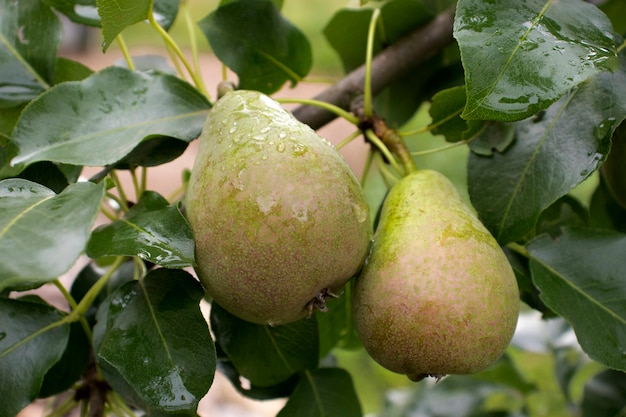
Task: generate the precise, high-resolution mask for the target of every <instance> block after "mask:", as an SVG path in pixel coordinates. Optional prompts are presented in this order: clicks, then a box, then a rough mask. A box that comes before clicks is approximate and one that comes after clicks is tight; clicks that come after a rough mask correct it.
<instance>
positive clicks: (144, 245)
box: [87, 191, 194, 268]
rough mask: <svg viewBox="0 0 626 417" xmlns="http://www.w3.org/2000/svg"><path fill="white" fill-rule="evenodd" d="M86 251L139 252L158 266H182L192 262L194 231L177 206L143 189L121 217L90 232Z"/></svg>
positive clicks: (91, 253) (97, 253) (97, 254)
mask: <svg viewBox="0 0 626 417" xmlns="http://www.w3.org/2000/svg"><path fill="white" fill-rule="evenodd" d="M87 255H88V256H90V257H92V258H100V257H103V256H138V257H140V258H141V259H144V260H146V261H149V262H152V263H155V264H158V265H161V266H165V267H169V268H184V267H187V266H191V265H193V263H194V241H193V232H192V231H191V227H190V226H189V223H187V220H186V219H185V217H184V216H183V214H182V213H181V212H180V208H179V207H177V206H172V205H170V204H169V203H168V201H167V200H166V199H165V198H163V197H162V196H161V195H159V194H158V193H156V192H154V191H146V192H145V193H143V194H142V196H141V198H140V199H139V201H138V202H137V204H136V205H134V206H133V207H132V208H131V209H130V210H129V211H128V213H126V215H125V216H124V218H123V219H121V220H117V221H114V222H113V223H109V224H105V225H102V226H100V227H98V228H96V229H95V230H94V231H93V232H92V234H91V237H90V238H89V242H88V243H87Z"/></svg>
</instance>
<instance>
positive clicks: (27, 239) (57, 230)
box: [0, 179, 104, 291]
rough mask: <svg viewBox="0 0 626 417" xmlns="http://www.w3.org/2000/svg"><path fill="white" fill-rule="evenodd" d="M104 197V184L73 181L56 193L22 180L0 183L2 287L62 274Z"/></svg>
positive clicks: (35, 283)
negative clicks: (73, 182)
mask: <svg viewBox="0 0 626 417" xmlns="http://www.w3.org/2000/svg"><path fill="white" fill-rule="evenodd" d="M103 198H104V185H103V184H93V183H89V182H81V183H76V184H71V185H69V186H68V187H67V188H66V189H65V190H63V192H61V193H60V194H58V195H57V194H54V192H53V191H52V190H50V189H48V188H46V187H44V186H42V185H39V184H37V183H34V182H30V181H27V180H23V179H7V180H3V181H0V253H1V254H2V262H0V291H2V290H3V289H5V288H12V289H23V288H35V287H37V286H39V285H41V284H43V283H46V282H48V281H51V280H54V279H56V278H57V277H58V276H59V275H61V274H63V273H64V272H66V271H67V270H68V269H69V268H70V267H71V266H72V265H73V264H74V262H75V261H76V259H77V258H78V256H79V255H80V254H81V252H82V251H83V249H84V247H85V244H86V243H87V238H88V237H89V232H90V229H91V226H92V225H93V223H94V221H95V219H96V215H97V214H98V212H99V209H100V203H101V202H102V199H103ZM25 254H27V256H25Z"/></svg>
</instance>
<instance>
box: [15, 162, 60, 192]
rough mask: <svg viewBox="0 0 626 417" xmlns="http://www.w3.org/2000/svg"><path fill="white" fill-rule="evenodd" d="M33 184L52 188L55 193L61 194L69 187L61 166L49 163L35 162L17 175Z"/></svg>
mask: <svg viewBox="0 0 626 417" xmlns="http://www.w3.org/2000/svg"><path fill="white" fill-rule="evenodd" d="M17 176H18V177H19V178H24V179H25V180H29V181H32V182H36V183H38V184H41V185H43V186H46V187H48V188H50V189H51V190H52V191H54V192H55V193H57V194H58V193H60V192H61V191H63V190H64V189H65V187H67V186H68V185H69V181H68V178H67V177H66V176H65V174H64V173H63V171H61V168H60V166H59V164H55V163H54V162H48V161H40V162H35V163H34V164H32V165H29V166H28V167H27V168H26V169H25V170H23V171H22V172H20V173H19V174H18V175H17Z"/></svg>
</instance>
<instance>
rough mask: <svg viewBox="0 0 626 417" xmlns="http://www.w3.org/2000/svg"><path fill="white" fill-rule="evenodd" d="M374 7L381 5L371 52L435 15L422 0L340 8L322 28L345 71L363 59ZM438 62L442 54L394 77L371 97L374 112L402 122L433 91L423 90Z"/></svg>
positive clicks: (390, 121) (437, 70) (393, 122)
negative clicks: (396, 77) (415, 68)
mask: <svg viewBox="0 0 626 417" xmlns="http://www.w3.org/2000/svg"><path fill="white" fill-rule="evenodd" d="M373 7H379V8H380V17H379V21H378V26H377V30H376V33H375V37H374V44H373V51H372V52H373V54H374V55H376V54H378V53H379V52H381V51H382V50H383V49H384V48H386V47H387V46H389V45H392V44H393V43H395V42H397V41H398V40H399V39H401V38H402V37H403V36H405V35H407V34H409V33H410V32H411V31H413V30H415V29H417V28H419V27H421V26H423V25H425V24H426V23H427V22H428V21H429V20H431V19H432V18H433V16H434V15H433V14H432V13H431V11H430V10H429V9H428V8H427V7H426V6H425V5H423V4H422V2H421V1H415V0H391V1H387V2H384V3H383V4H382V5H381V4H374V5H373V6H372V7H361V8H356V7H345V8H342V9H339V10H338V11H337V12H336V13H335V14H334V15H333V17H332V18H331V20H330V21H329V22H328V24H327V25H326V27H325V28H324V36H325V37H326V40H327V41H328V42H329V44H330V45H331V47H332V48H333V49H334V50H335V51H336V52H337V53H338V54H339V57H340V58H341V61H342V63H343V68H344V71H345V72H350V71H352V70H354V69H355V68H357V67H359V66H360V65H362V64H364V63H365V58H366V45H367V37H368V30H369V25H370V21H371V18H372V14H373ZM441 66H442V62H441V58H440V57H439V56H437V57H435V58H433V59H432V60H430V61H429V62H428V63H427V64H424V65H422V66H421V67H420V71H414V72H411V73H409V74H407V75H406V76H403V77H401V78H399V79H397V80H394V81H393V82H392V83H391V84H390V85H389V86H388V87H387V88H385V89H384V90H383V91H381V92H380V93H379V94H377V96H376V97H375V98H374V107H375V108H376V112H377V113H378V114H379V115H380V116H381V117H383V118H384V119H385V120H386V121H387V123H388V124H389V125H390V126H391V127H393V128H397V127H399V126H401V125H402V124H403V123H405V122H406V121H407V120H408V119H409V118H410V117H411V116H413V114H414V113H415V110H416V109H417V108H418V107H419V105H420V104H421V103H422V102H423V101H424V100H426V99H427V98H428V97H429V96H430V95H431V94H432V93H431V94H427V92H426V91H425V90H427V88H428V87H429V86H431V85H432V79H431V78H432V76H433V75H434V74H436V73H441V71H442V68H441Z"/></svg>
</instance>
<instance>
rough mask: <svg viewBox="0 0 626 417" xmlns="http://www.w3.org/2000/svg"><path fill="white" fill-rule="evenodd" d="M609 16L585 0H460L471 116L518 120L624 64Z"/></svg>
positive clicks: (457, 29)
mask: <svg viewBox="0 0 626 417" xmlns="http://www.w3.org/2000/svg"><path fill="white" fill-rule="evenodd" d="M612 33H613V28H612V26H611V22H610V21H609V20H608V18H607V17H606V15H605V14H604V13H602V12H601V11H600V10H599V9H598V8H597V7H595V6H593V5H591V4H589V3H586V2H584V1H581V0H560V1H547V0H528V1H524V2H520V1H518V0H498V1H484V0H459V2H458V3H457V11H456V15H455V21H454V36H455V38H456V39H457V41H458V43H459V46H460V49H461V58H462V61H463V66H464V68H465V83H466V86H467V97H468V99H467V105H466V107H465V110H464V111H463V114H462V115H461V117H463V118H465V119H482V120H500V121H515V120H521V119H524V118H526V117H529V116H531V115H533V114H535V113H537V112H538V111H540V110H543V109H545V108H547V107H548V106H549V105H550V104H551V103H553V102H555V101H556V100H558V99H559V98H560V97H561V96H563V94H565V93H566V92H567V91H569V90H570V89H572V88H573V87H575V86H576V85H578V84H580V83H581V82H583V81H585V80H586V79H587V78H589V77H590V76H592V75H595V74H598V73H599V72H602V71H606V70H615V69H616V68H617V67H618V66H619V59H618V58H617V52H616V49H617V48H616V45H615V42H616V41H615V39H614V36H613V34H612Z"/></svg>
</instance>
